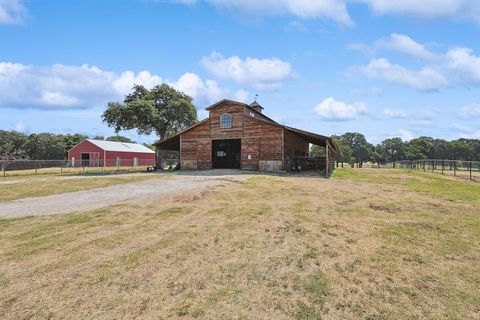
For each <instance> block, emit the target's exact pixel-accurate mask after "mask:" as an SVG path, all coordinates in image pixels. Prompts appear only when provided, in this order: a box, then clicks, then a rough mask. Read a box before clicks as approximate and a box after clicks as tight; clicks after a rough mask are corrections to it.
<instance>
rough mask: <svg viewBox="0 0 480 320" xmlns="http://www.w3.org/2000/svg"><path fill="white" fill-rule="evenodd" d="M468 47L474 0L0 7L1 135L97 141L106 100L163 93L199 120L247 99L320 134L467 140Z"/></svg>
mask: <svg viewBox="0 0 480 320" xmlns="http://www.w3.org/2000/svg"><path fill="white" fill-rule="evenodd" d="M479 39H480V1H478V0H402V1H390V0H263V1H258V0H156V1H155V0H115V1H114V0H82V1H80V0H77V1H75V0H72V1H61V0H0V129H4V130H18V131H23V132H26V133H33V132H43V131H49V132H55V133H73V132H80V133H84V134H88V135H97V134H100V135H110V134H112V133H113V131H112V130H111V129H110V128H108V127H106V126H105V125H104V124H102V122H101V119H100V115H101V113H102V112H103V110H104V109H105V106H106V103H107V102H108V101H121V100H122V97H123V96H124V95H125V94H126V93H128V92H129V90H130V88H131V87H132V85H133V84H134V83H138V84H143V85H145V86H147V87H151V86H153V85H155V84H158V83H161V82H167V83H170V84H171V85H173V86H174V87H176V88H177V89H179V90H182V91H184V92H185V93H188V94H190V95H191V96H192V97H193V98H194V100H195V104H196V106H197V108H198V109H199V116H200V117H201V118H204V117H206V116H207V114H206V112H205V111H203V109H204V108H205V107H207V106H208V105H209V104H211V103H214V102H215V101H217V100H219V99H222V98H230V99H236V100H240V101H244V102H251V101H252V100H253V99H254V97H255V94H258V95H259V102H260V103H261V104H262V105H263V106H264V107H265V112H266V113H267V114H268V115H270V116H271V117H272V118H274V119H276V120H277V121H279V122H281V123H284V124H287V125H291V126H296V127H299V128H302V129H306V130H311V131H314V132H317V133H321V134H325V135H330V134H341V133H344V132H346V131H358V132H362V133H364V134H365V135H366V137H367V138H368V139H369V140H370V141H372V142H374V143H376V142H379V141H381V140H382V139H385V138H387V137H393V136H399V137H402V138H403V139H406V140H409V139H411V138H413V137H416V136H420V135H429V136H435V137H441V138H446V139H454V138H458V137H461V136H462V137H476V138H480V95H479V93H480V90H479V89H480V41H479ZM123 134H125V135H128V136H130V137H132V138H134V139H136V140H137V141H142V142H152V141H153V140H154V139H155V137H145V136H144V137H138V136H136V134H135V132H126V133H123Z"/></svg>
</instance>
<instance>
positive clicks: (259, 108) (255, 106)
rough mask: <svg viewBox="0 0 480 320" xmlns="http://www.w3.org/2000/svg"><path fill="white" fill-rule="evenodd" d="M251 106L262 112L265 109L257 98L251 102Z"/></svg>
mask: <svg viewBox="0 0 480 320" xmlns="http://www.w3.org/2000/svg"><path fill="white" fill-rule="evenodd" d="M250 108H252V109H254V110H255V111H258V112H260V113H262V110H263V107H262V106H261V105H260V104H259V103H258V102H257V100H256V99H255V101H253V102H252V103H250Z"/></svg>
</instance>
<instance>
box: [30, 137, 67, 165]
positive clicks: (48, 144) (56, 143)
mask: <svg viewBox="0 0 480 320" xmlns="http://www.w3.org/2000/svg"><path fill="white" fill-rule="evenodd" d="M65 150H66V148H65V142H64V141H63V139H62V138H61V136H57V135H55V134H52V133H38V134H35V133H34V134H31V135H29V136H28V141H27V142H26V143H25V151H26V153H27V155H28V156H29V158H30V159H33V160H60V159H65Z"/></svg>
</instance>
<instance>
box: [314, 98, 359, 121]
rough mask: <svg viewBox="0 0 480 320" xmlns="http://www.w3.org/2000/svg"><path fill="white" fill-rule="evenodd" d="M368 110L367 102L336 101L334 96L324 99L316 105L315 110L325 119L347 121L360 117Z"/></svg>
mask: <svg viewBox="0 0 480 320" xmlns="http://www.w3.org/2000/svg"><path fill="white" fill-rule="evenodd" d="M366 111H367V105H366V104H365V103H354V104H348V103H345V102H342V101H336V100H335V99H334V98H333V97H329V98H327V99H325V100H323V101H322V102H321V103H319V104H318V105H317V106H316V107H315V112H316V113H317V114H318V115H319V116H320V118H322V119H324V120H330V121H346V120H353V119H356V118H358V116H359V115H361V114H364V113H365V112H366Z"/></svg>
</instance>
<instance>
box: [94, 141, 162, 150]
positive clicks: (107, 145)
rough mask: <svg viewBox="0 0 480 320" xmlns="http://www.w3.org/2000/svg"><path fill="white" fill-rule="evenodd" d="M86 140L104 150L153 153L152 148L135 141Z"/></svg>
mask: <svg viewBox="0 0 480 320" xmlns="http://www.w3.org/2000/svg"><path fill="white" fill-rule="evenodd" d="M87 141H89V142H91V143H93V144H94V145H96V146H97V147H99V148H102V149H103V150H105V151H118V152H140V153H155V151H153V150H152V149H149V148H147V147H145V146H144V145H141V144H137V143H126V142H115V141H104V140H93V139H87Z"/></svg>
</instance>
